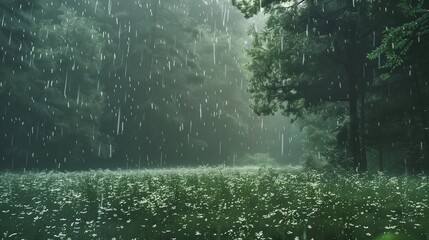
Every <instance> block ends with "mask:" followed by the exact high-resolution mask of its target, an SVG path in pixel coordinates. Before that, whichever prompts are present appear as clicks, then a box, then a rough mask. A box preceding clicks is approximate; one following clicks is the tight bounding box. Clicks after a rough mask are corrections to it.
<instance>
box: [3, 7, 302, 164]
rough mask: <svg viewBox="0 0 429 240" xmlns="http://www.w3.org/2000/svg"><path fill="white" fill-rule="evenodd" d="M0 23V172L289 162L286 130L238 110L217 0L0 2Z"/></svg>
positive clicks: (231, 27)
mask: <svg viewBox="0 0 429 240" xmlns="http://www.w3.org/2000/svg"><path fill="white" fill-rule="evenodd" d="M0 20H1V22H0V24H1V25H0V27H1V28H0V49H1V51H0V60H1V65H0V72H1V81H0V109H1V119H0V124H1V127H0V136H1V140H0V141H1V145H0V166H1V168H2V169H14V170H22V169H27V170H29V169H60V170H73V169H88V168H118V167H119V168H147V167H171V166H199V165H206V164H208V165H217V164H227V165H231V166H232V165H235V164H236V163H237V164H239V162H240V159H243V157H244V156H251V157H253V158H255V157H256V158H261V159H263V160H264V158H266V157H268V158H269V159H270V160H272V158H273V159H274V158H275V159H276V160H277V161H283V162H285V160H284V159H286V158H287V159H288V161H289V163H290V161H292V160H291V159H298V158H299V155H300V154H298V153H299V152H300V151H301V149H300V143H299V141H292V138H294V136H295V137H296V136H297V135H298V134H299V131H298V129H297V128H294V127H292V126H291V125H290V124H288V121H287V120H285V119H283V118H277V119H266V121H265V122H264V119H263V118H261V117H258V116H256V115H255V114H253V113H252V111H251V109H250V107H249V104H248V95H246V88H247V83H246V78H247V75H246V74H247V73H246V71H245V69H244V68H243V65H244V63H245V62H246V61H245V52H244V51H243V49H244V48H245V46H246V41H248V42H249V44H250V38H249V37H248V35H247V33H246V31H247V29H248V27H249V26H250V25H249V23H248V22H247V21H246V20H245V18H244V17H243V14H241V13H240V11H239V10H238V9H236V8H234V7H233V6H232V5H231V3H229V2H227V1H193V0H188V1H179V2H178V1H173V0H170V1H158V0H156V1H155V0H146V1H131V0H121V1H111V0H101V1H96V0H90V1H70V0H64V1H45V0H37V1H33V0H32V1H28V0H26V1H16V0H13V1H0ZM286 134H287V138H286V137H285V136H286ZM294 144H295V145H296V146H293V145H294ZM255 154H256V155H255ZM269 155H271V156H269ZM298 161H299V160H295V162H298Z"/></svg>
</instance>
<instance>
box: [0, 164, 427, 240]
mask: <svg viewBox="0 0 429 240" xmlns="http://www.w3.org/2000/svg"><path fill="white" fill-rule="evenodd" d="M428 193H429V189H428V184H427V178H426V177H389V176H385V175H382V174H378V175H374V176H367V175H342V176H338V175H335V174H331V175H329V176H327V175H321V174H317V173H315V172H301V173H298V174H293V173H290V172H289V170H288V169H285V168H261V169H257V168H233V169H228V168H223V167H221V168H212V169H210V168H198V169H174V170H155V171H91V172H75V173H65V174H64V173H27V174H25V175H22V174H21V175H18V174H8V173H3V174H2V175H0V194H1V196H2V198H1V199H0V219H2V221H0V233H1V234H2V236H6V237H9V238H24V239H33V238H40V239H48V238H55V236H56V237H61V238H72V239H75V238H80V239H92V238H100V239H111V238H117V239H122V238H123V239H132V238H137V239H169V238H177V239H237V238H242V239H267V238H273V239H293V238H295V237H301V236H303V235H305V236H306V237H307V238H309V239H311V238H314V239H322V240H323V239H326V240H331V239H334V238H344V239H367V238H371V239H414V240H420V239H421V240H423V239H426V234H427V226H425V225H424V224H425V223H427V218H428V215H427V214H428V206H427V204H426V200H427V198H428V197H429V196H428ZM64 226H67V227H64ZM69 226H73V227H69Z"/></svg>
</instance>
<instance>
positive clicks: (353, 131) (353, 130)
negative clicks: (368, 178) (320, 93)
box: [349, 79, 366, 172]
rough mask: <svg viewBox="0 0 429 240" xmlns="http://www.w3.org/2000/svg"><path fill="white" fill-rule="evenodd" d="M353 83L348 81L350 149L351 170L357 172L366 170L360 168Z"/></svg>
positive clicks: (359, 148)
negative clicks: (351, 158)
mask: <svg viewBox="0 0 429 240" xmlns="http://www.w3.org/2000/svg"><path fill="white" fill-rule="evenodd" d="M354 82H355V81H352V80H351V79H350V80H349V84H350V87H349V115H350V129H349V137H350V140H349V141H350V148H351V152H352V157H353V168H354V169H355V170H358V171H359V172H363V171H365V170H366V166H362V155H361V144H360V134H359V133H360V127H359V117H358V100H357V90H356V86H357V85H356V84H353V83H354Z"/></svg>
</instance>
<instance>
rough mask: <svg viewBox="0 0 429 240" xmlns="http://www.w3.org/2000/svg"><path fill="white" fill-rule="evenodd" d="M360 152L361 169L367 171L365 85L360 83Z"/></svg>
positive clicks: (362, 82)
mask: <svg viewBox="0 0 429 240" xmlns="http://www.w3.org/2000/svg"><path fill="white" fill-rule="evenodd" d="M359 88H360V151H361V164H360V165H361V168H362V171H367V170H368V169H367V168H368V166H367V165H368V164H367V158H366V124H365V83H364V81H360V84H359Z"/></svg>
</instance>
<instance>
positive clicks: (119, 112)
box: [116, 107, 121, 135]
mask: <svg viewBox="0 0 429 240" xmlns="http://www.w3.org/2000/svg"><path fill="white" fill-rule="evenodd" d="M120 125H121V107H119V110H118V124H117V126H116V135H119V126H120Z"/></svg>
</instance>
